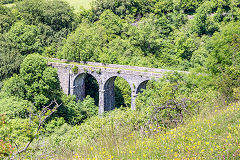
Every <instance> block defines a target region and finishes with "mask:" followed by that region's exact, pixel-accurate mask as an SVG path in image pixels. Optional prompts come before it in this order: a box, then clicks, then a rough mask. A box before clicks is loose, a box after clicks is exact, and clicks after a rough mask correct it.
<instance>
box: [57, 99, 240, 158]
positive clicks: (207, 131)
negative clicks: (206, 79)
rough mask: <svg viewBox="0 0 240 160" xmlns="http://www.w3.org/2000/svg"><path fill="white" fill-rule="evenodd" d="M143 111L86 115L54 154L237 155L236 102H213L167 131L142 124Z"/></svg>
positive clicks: (239, 116) (239, 107)
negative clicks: (221, 104)
mask: <svg viewBox="0 0 240 160" xmlns="http://www.w3.org/2000/svg"><path fill="white" fill-rule="evenodd" d="M145 113H146V114H143V113H141V114H140V113H138V112H134V111H130V110H127V111H121V110H116V111H113V112H112V113H110V114H109V115H108V116H106V117H105V118H99V117H95V118H92V119H90V120H89V121H87V122H85V123H84V124H83V125H81V126H78V127H76V128H74V129H73V130H71V131H70V132H68V135H69V137H68V138H66V137H65V139H64V141H68V142H70V143H69V144H68V145H67V147H66V146H65V148H64V149H63V148H61V149H59V151H61V152H59V153H56V159H83V158H84V159H85V158H90V159H239V158H240V136H239V133H240V103H237V104H231V105H229V106H227V107H224V108H223V107H222V108H221V107H218V106H214V109H213V111H212V112H209V113H208V114H206V113H205V114H203V115H198V116H195V117H193V118H191V119H190V120H188V121H187V122H186V123H185V124H183V125H182V126H179V127H177V128H175V129H172V130H171V129H165V128H162V127H154V126H151V125H149V126H146V125H144V124H145V122H144V121H142V122H141V120H142V119H144V116H146V115H147V112H145ZM111 115H112V116H113V115H115V116H116V117H112V116H111ZM138 116H140V117H138ZM140 124H141V125H140ZM70 139H71V140H70ZM73 139H74V140H73ZM72 140H73V141H72Z"/></svg>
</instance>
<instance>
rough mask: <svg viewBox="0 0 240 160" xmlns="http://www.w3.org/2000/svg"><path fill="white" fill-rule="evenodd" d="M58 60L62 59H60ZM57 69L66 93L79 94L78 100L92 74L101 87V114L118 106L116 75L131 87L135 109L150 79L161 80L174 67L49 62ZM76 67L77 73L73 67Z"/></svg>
mask: <svg viewBox="0 0 240 160" xmlns="http://www.w3.org/2000/svg"><path fill="white" fill-rule="evenodd" d="M58 61H59V60H58ZM49 65H50V66H52V67H54V68H57V70H58V77H59V80H60V84H61V87H62V89H63V92H64V93H65V94H74V95H76V98H77V100H83V99H84V98H85V77H86V74H90V75H92V76H93V77H94V78H95V79H96V80H97V82H98V86H99V114H101V113H103V112H104V111H109V110H113V109H114V106H115V93H114V81H115V79H116V77H122V78H124V79H125V80H126V81H127V82H128V83H129V85H130V87H131V98H132V99H131V108H132V109H135V100H136V97H137V94H138V93H140V92H142V89H145V88H146V84H147V82H148V81H149V80H151V79H158V78H160V77H162V76H163V75H164V74H165V73H166V72H172V71H171V70H165V69H157V68H146V67H136V66H127V65H115V64H102V63H94V62H78V63H76V62H75V63H73V62H70V63H69V62H67V61H66V60H62V61H59V62H49ZM73 67H75V68H76V67H77V68H78V70H77V72H75V73H74V72H73V71H72V68H73Z"/></svg>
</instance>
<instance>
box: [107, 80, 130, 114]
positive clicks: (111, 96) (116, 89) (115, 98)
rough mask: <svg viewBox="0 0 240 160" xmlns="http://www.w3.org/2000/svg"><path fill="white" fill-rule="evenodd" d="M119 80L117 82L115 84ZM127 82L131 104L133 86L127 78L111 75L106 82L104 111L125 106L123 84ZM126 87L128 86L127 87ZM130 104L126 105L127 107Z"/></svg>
mask: <svg viewBox="0 0 240 160" xmlns="http://www.w3.org/2000/svg"><path fill="white" fill-rule="evenodd" d="M115 82H117V84H115ZM123 83H125V85H124V86H123V87H125V86H127V87H128V88H127V90H129V94H128V95H129V97H128V98H129V99H130V102H129V106H130V104H131V87H130V84H129V82H128V81H127V80H125V79H124V78H122V77H120V76H114V77H110V78H109V79H108V80H107V81H106V82H105V84H104V111H109V110H113V109H114V108H115V107H120V106H121V105H123V106H124V104H125V103H124V100H125V97H124V96H123V91H122V87H121V86H122V84H123ZM125 89H126V88H125ZM126 106H128V105H125V107H126Z"/></svg>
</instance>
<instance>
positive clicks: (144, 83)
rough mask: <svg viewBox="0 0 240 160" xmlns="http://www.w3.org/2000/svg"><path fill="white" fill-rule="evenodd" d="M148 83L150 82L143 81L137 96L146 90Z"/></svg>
mask: <svg viewBox="0 0 240 160" xmlns="http://www.w3.org/2000/svg"><path fill="white" fill-rule="evenodd" d="M148 81H149V80H146V81H143V82H142V83H140V85H139V86H138V88H137V92H136V93H137V94H138V93H142V92H143V90H144V89H146V87H147V83H148Z"/></svg>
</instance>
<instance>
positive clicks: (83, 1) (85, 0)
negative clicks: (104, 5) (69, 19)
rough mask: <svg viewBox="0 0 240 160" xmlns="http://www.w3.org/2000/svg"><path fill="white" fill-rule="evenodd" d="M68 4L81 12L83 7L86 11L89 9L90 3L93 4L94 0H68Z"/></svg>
mask: <svg viewBox="0 0 240 160" xmlns="http://www.w3.org/2000/svg"><path fill="white" fill-rule="evenodd" d="M66 2H68V3H69V4H70V5H71V6H72V7H74V8H75V9H76V10H79V9H80V7H81V6H82V7H84V8H85V9H89V8H90V2H92V0H66Z"/></svg>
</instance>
